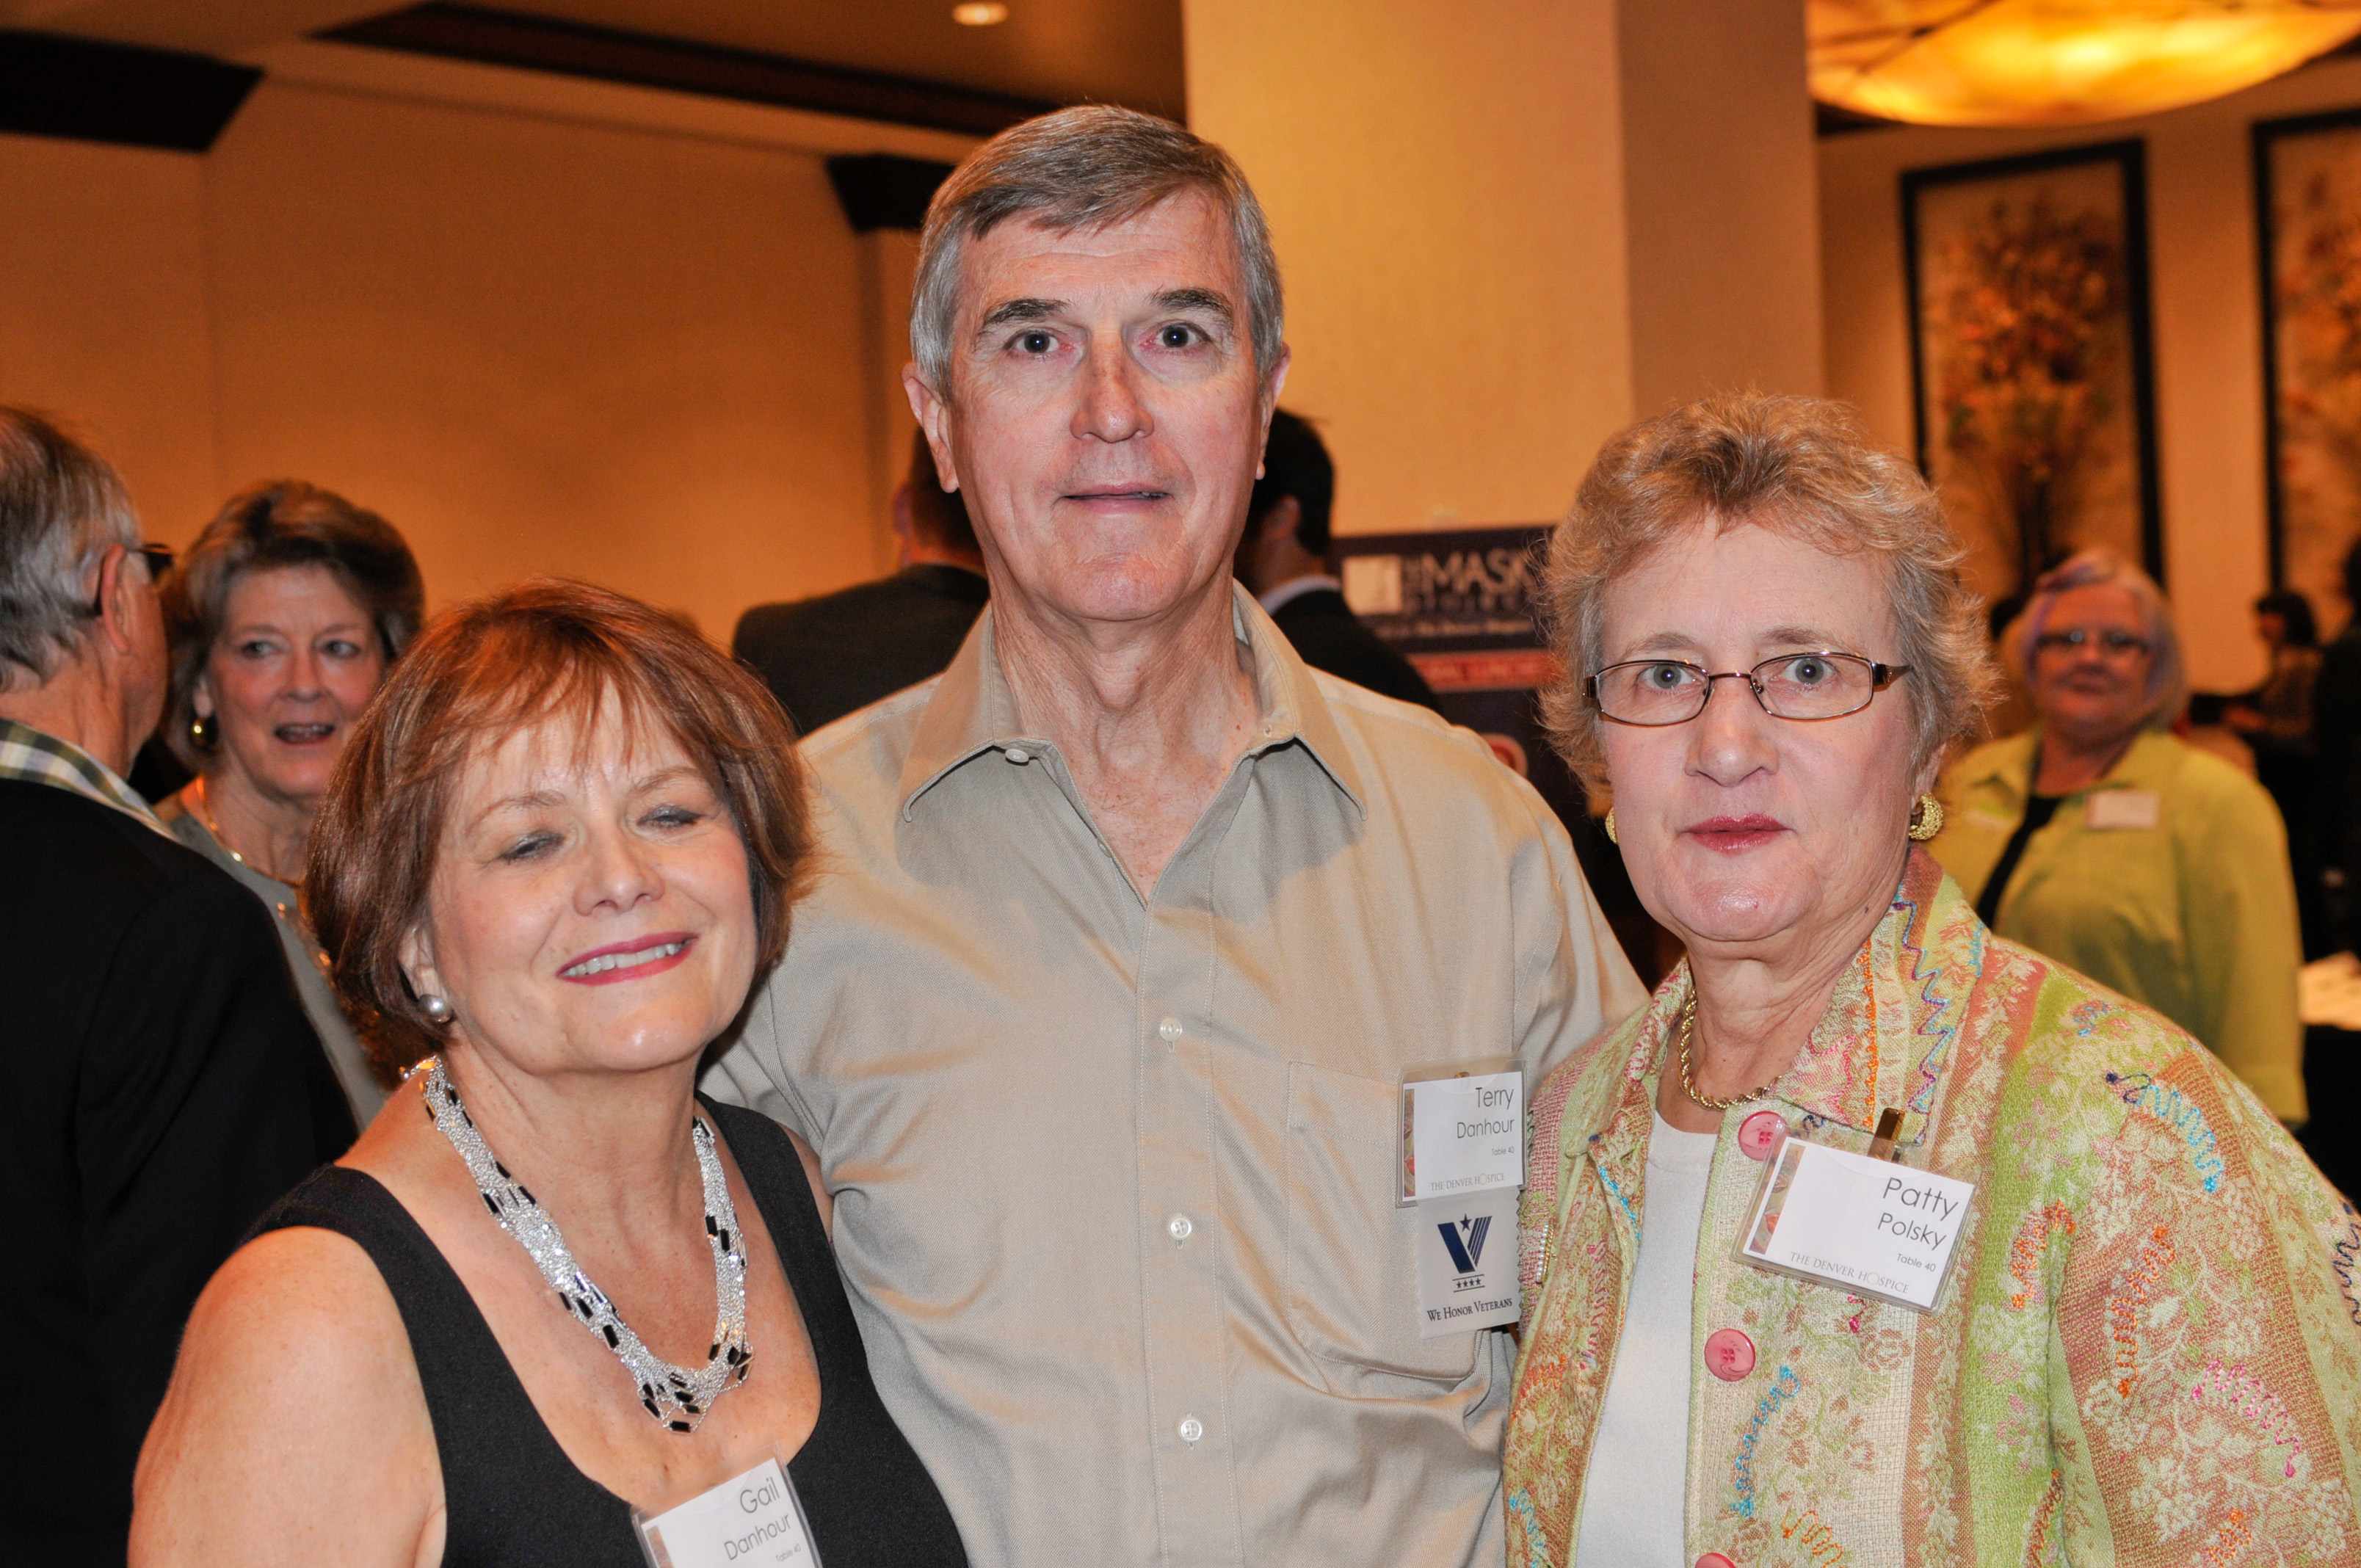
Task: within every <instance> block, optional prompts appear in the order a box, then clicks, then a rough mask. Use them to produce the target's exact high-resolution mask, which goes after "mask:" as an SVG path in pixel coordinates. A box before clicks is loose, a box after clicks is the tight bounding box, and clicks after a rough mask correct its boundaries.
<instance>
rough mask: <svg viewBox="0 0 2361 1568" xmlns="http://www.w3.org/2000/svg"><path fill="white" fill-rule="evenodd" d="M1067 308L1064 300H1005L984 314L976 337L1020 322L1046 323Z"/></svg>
mask: <svg viewBox="0 0 2361 1568" xmlns="http://www.w3.org/2000/svg"><path fill="white" fill-rule="evenodd" d="M1065 308H1066V302H1065V301H1063V300H1037V299H1030V298H1027V299H1021V300H1003V301H1002V302H1000V303H998V304H996V305H994V306H993V307H992V309H991V310H989V311H986V312H985V313H984V316H983V321H982V322H980V323H977V325H976V329H975V330H976V335H977V336H979V337H981V336H983V334H985V333H987V332H990V331H992V330H993V329H994V327H1004V326H1010V325H1014V324H1015V323H1018V322H1045V321H1048V320H1049V318H1050V317H1052V316H1054V315H1057V314H1059V313H1061V312H1063V311H1064V310H1065Z"/></svg>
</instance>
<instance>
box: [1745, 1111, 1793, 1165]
mask: <svg viewBox="0 0 2361 1568" xmlns="http://www.w3.org/2000/svg"><path fill="white" fill-rule="evenodd" d="M1786 1141H1787V1118H1786V1117H1784V1116H1782V1115H1781V1114H1779V1113H1778V1112H1776V1111H1757V1112H1756V1113H1754V1114H1753V1115H1752V1116H1749V1117H1748V1118H1746V1120H1744V1121H1743V1122H1741V1123H1739V1124H1738V1149H1739V1152H1740V1153H1741V1154H1743V1155H1744V1156H1745V1157H1747V1158H1749V1159H1769V1158H1770V1157H1772V1156H1773V1155H1774V1154H1777V1153H1778V1152H1779V1146H1780V1145H1781V1144H1783V1143H1785V1142H1786Z"/></svg>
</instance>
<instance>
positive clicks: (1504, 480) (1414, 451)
mask: <svg viewBox="0 0 2361 1568" xmlns="http://www.w3.org/2000/svg"><path fill="white" fill-rule="evenodd" d="M1479 10H1480V12H1481V13H1482V14H1481V15H1480V16H1479V15H1477V14H1476V13H1477V11H1479ZM1186 22H1187V38H1188V50H1189V61H1188V63H1189V117H1190V124H1191V126H1192V127H1193V128H1195V129H1196V130H1197V131H1199V132H1200V133H1201V134H1202V135H1205V136H1208V137H1213V139H1214V140H1216V141H1219V142H1221V143H1223V144H1224V145H1225V146H1226V147H1228V148H1229V149H1230V150H1231V151H1232V152H1233V153H1235V155H1236V156H1237V158H1238V160H1239V161H1240V162H1241V163H1242V164H1243V165H1244V166H1245V168H1246V175H1247V177H1248V178H1249V179H1251V180H1252V181H1254V184H1255V189H1256V192H1257V194H1258V195H1259V196H1260V197H1261V199H1262V202H1263V203H1264V205H1265V206H1266V207H1267V208H1268V211H1269V214H1270V219H1271V225H1272V227H1273V229H1274V231H1275V233H1276V236H1277V241H1278V246H1279V261H1280V264H1281V266H1282V267H1283V268H1284V269H1285V273H1286V280H1287V294H1288V336H1289V339H1290V342H1291V343H1292V345H1293V346H1294V350H1295V367H1294V369H1293V371H1292V373H1291V374H1290V378H1289V380H1288V384H1287V391H1286V402H1287V404H1288V406H1289V407H1290V408H1292V409H1295V410H1296V411H1299V412H1301V413H1304V414H1306V415H1309V416H1311V417H1312V418H1314V419H1317V420H1318V421H1320V422H1321V424H1322V429H1323V434H1324V435H1325V436H1326V438H1327V441H1328V443H1329V445H1330V448H1331V450H1332V452H1333V454H1334V456H1335V459H1336V466H1337V471H1338V486H1337V500H1336V525H1337V527H1338V529H1339V530H1340V531H1341V532H1377V531H1390V530H1399V529H1408V528H1419V527H1423V526H1430V525H1433V526H1444V525H1447V524H1448V523H1449V522H1451V521H1458V520H1464V521H1467V522H1470V523H1479V522H1502V521H1530V520H1534V519H1540V518H1547V517H1554V516H1556V515H1557V514H1558V513H1559V512H1561V511H1563V510H1565V504H1566V501H1567V499H1569V498H1570V497H1571V496H1572V494H1573V489H1574V483H1575V479H1576V477H1577V476H1578V475H1579V474H1580V473H1581V471H1582V468H1583V466H1584V465H1585V464H1587V462H1588V460H1589V458H1590V455H1591V454H1592V453H1593V452H1594V451H1595V450H1596V449H1597V447H1598V443H1599V441H1600V440H1601V439H1602V438H1603V437H1605V436H1606V435H1607V434H1608V433H1609V432H1611V431H1613V430H1614V429H1615V428H1616V427H1618V426H1619V425H1620V424H1622V423H1623V422H1625V419H1626V417H1627V415H1628V413H1629V411H1630V408H1631V334H1630V329H1629V324H1628V323H1627V321H1626V319H1625V314H1624V312H1625V302H1626V300H1627V298H1628V286H1627V283H1626V274H1625V254H1624V229H1623V218H1622V179H1621V167H1620V164H1621V150H1620V149H1621V144H1620V135H1619V130H1618V124H1619V116H1620V97H1619V89H1618V84H1617V81H1616V63H1615V29H1614V15H1613V7H1612V5H1610V4H1609V0H1501V3H1499V4H1491V5H1484V6H1481V7H1467V8H1463V7H1459V6H1444V5H1431V4H1424V3H1422V0H1301V3H1299V4H1293V5H1271V4H1268V3H1267V0H1190V3H1189V5H1188V6H1187V11H1186Z"/></svg>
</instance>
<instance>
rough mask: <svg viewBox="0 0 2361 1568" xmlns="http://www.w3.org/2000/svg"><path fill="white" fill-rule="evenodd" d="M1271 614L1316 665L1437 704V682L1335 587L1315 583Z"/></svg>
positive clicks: (1377, 689) (1411, 698)
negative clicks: (1429, 680)
mask: <svg viewBox="0 0 2361 1568" xmlns="http://www.w3.org/2000/svg"><path fill="white" fill-rule="evenodd" d="M1271 619H1272V620H1275V621H1277V622H1279V630H1281V631H1284V632H1286V633H1287V640H1288V641H1290V642H1292V643H1294V644H1295V651H1296V652H1298V653H1301V654H1302V655H1303V662H1304V663H1307V664H1309V665H1311V666H1312V668H1313V669H1315V670H1325V671H1327V672H1328V673H1329V674H1332V675H1338V676H1342V677H1343V678H1344V679H1345V680H1348V681H1350V682H1352V683H1353V684H1354V685H1356V686H1367V687H1368V688H1369V689H1370V690H1371V691H1373V692H1379V693H1382V694H1384V695H1385V696H1393V697H1400V699H1401V700H1402V701H1404V702H1414V703H1417V704H1419V705H1420V706H1421V707H1435V706H1436V705H1435V700H1434V688H1433V687H1432V686H1430V685H1427V684H1426V677H1425V676H1423V675H1422V674H1419V673H1418V669H1417V667H1416V666H1415V665H1413V664H1412V663H1411V662H1410V661H1409V660H1408V659H1405V658H1403V657H1402V656H1401V652H1400V650H1398V649H1396V648H1394V647H1393V646H1392V645H1391V644H1389V643H1388V642H1387V641H1385V639H1383V638H1381V637H1379V636H1378V634H1377V633H1376V632H1374V631H1372V630H1369V629H1368V628H1367V627H1366V626H1364V625H1362V624H1361V618H1360V617H1359V616H1357V615H1355V614H1354V613H1353V610H1352V607H1351V606H1349V605H1347V604H1346V603H1345V596H1344V595H1343V594H1340V593H1338V592H1337V591H1336V590H1335V589H1334V588H1313V589H1312V590H1311V591H1310V592H1309V593H1301V594H1298V595H1296V596H1295V597H1294V598H1291V599H1289V600H1288V601H1287V602H1286V603H1285V604H1282V605H1280V606H1279V611H1278V613H1277V614H1275V615H1273V616H1272V617H1271Z"/></svg>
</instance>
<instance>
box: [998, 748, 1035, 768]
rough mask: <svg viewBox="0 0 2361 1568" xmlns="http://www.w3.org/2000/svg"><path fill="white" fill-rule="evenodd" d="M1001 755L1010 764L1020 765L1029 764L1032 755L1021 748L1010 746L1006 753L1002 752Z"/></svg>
mask: <svg viewBox="0 0 2361 1568" xmlns="http://www.w3.org/2000/svg"><path fill="white" fill-rule="evenodd" d="M1001 755H1002V756H1004V757H1005V758H1007V759H1008V760H1009V761H1010V762H1016V763H1020V764H1021V763H1025V762H1031V761H1032V760H1033V753H1032V752H1030V751H1027V750H1026V749H1025V748H1024V747H1022V746H1011V747H1010V748H1008V750H1007V751H1003V752H1002V753H1001Z"/></svg>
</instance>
